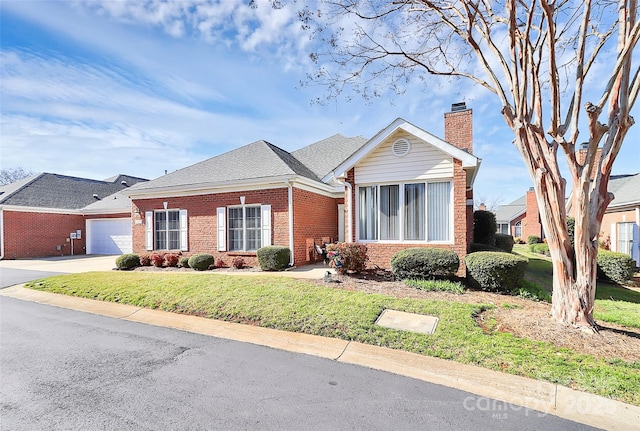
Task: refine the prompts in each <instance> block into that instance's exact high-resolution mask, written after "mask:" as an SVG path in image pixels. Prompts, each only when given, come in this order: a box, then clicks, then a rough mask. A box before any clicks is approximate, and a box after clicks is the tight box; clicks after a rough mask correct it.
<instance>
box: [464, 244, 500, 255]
mask: <svg viewBox="0 0 640 431" xmlns="http://www.w3.org/2000/svg"><path fill="white" fill-rule="evenodd" d="M479 251H496V252H504V250H502V249H501V248H498V247H496V246H495V245H488V244H480V243H479V242H472V243H471V245H470V246H469V253H477V252H479Z"/></svg>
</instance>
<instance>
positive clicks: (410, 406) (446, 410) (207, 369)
mask: <svg viewBox="0 0 640 431" xmlns="http://www.w3.org/2000/svg"><path fill="white" fill-rule="evenodd" d="M0 352H1V353H0V394H1V400H0V418H1V419H0V421H1V422H0V428H1V429H3V430H29V431H31V430H218V429H221V430H245V429H250V430H252V429H260V430H262V429H264V430H276V429H277V430H316V429H317V430H353V429H370V430H376V429H384V430H389V429H393V430H426V429H430V430H474V431H477V430H513V429H518V430H588V429H593V428H589V427H586V426H585V425H582V424H577V423H574V422H569V421H566V420H563V419H560V418H558V417H555V416H551V415H543V414H540V413H538V412H536V411H533V410H528V409H525V408H523V407H518V406H513V405H510V404H506V403H503V402H499V401H493V400H491V399H487V398H483V397H478V396H475V395H472V394H469V393H466V392H462V391H459V390H455V389H451V388H447V387H443V386H439V385H434V384H430V383H425V382H422V381H418V380H413V379H410V378H406V377H401V376H397V375H394V374H390V373H386V372H381V371H376V370H372V369H368V368H364V367H359V366H354V365H349V364H344V363H339V362H336V361H332V360H329V359H323V358H318V357H314V356H308V355H302V354H295V353H290V352H284V351H280V350H274V349H270V348H266V347H261V346H256V345H253V344H248V343H240V342H236V341H229V340H223V339H219V338H214V337H208V336H203V335H197V334H192V333H188V332H182V331H178V330H173V329H167V328H163V327H157V326H151V325H145V324H139V323H135V322H130V321H125V320H121V319H112V318H107V317H102V316H97V315H93V314H88V313H82V312H77V311H72V310H68V309H63V308H57V307H52V306H47V305H41V304H37V303H32V302H27V301H21V300H16V299H13V298H7V297H0Z"/></svg>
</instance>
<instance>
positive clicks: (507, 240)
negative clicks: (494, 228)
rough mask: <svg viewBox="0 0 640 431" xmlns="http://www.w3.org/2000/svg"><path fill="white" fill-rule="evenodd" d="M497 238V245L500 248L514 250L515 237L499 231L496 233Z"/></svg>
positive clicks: (509, 251) (508, 251) (507, 250)
mask: <svg viewBox="0 0 640 431" xmlns="http://www.w3.org/2000/svg"><path fill="white" fill-rule="evenodd" d="M495 238H496V247H498V248H499V249H500V250H503V251H506V252H507V253H511V252H512V251H513V242H514V241H513V237H512V236H511V235H508V234H506V233H497V234H496V235H495Z"/></svg>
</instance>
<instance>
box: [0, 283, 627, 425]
mask: <svg viewBox="0 0 640 431" xmlns="http://www.w3.org/2000/svg"><path fill="white" fill-rule="evenodd" d="M23 286H24V285H17V286H12V287H9V288H6V289H3V290H0V295H2V296H7V297H11V298H15V299H21V300H25V301H32V302H37V303H40V304H47V305H53V306H56V307H62V308H68V309H72V310H76V311H83V312H87V313H93V314H98V315H101V316H107V317H113V318H117V319H123V320H127V321H131V322H138V323H144V324H149V325H155V326H162V327H166V328H172V329H179V330H182V331H187V332H192V333H197V334H202V335H208V336H214V337H217V338H224V339H228V340H234V341H241V342H246V343H251V344H257V345H260V346H266V347H271V348H274V349H279V350H284V351H288V352H294V353H303V354H308V355H313V356H318V357H322V358H327V359H331V360H335V361H338V362H342V363H345V364H352V365H359V366H364V367H368V368H372V369H376V370H380V371H387V372H390V373H394V374H398V375H402V376H405V377H410V378H414V379H417V380H421V381H425V382H429V383H434V384H438V385H442V386H447V387H450V388H454V389H459V390H462V391H466V392H469V393H471V394H474V395H476V396H478V397H480V398H477V397H474V396H470V397H467V398H466V399H465V401H464V404H465V408H469V409H476V410H485V411H486V410H491V411H493V410H495V411H496V413H504V412H505V410H507V407H505V406H491V405H490V404H489V403H488V400H483V398H484V397H486V398H492V399H495V400H498V401H503V402H506V403H510V404H513V405H514V406H519V407H522V408H526V409H531V410H535V411H536V412H540V413H535V414H553V415H555V416H558V417H561V418H564V419H568V420H572V421H575V422H578V423H582V424H585V425H590V426H594V427H598V428H602V429H606V430H622V429H634V428H635V427H637V426H638V424H639V423H640V407H637V406H633V405H629V404H625V403H622V402H620V401H616V400H612V399H609V398H604V397H601V396H598V395H594V394H589V393H585V392H580V391H576V390H573V389H570V388H567V387H565V386H561V385H557V384H553V383H548V382H543V381H540V380H534V379H531V378H527V377H521V376H515V375H511V374H505V373H500V372H498V371H493V370H489V369H486V368H482V367H477V366H473V365H468V364H461V363H457V362H453V361H448V360H444V359H439V358H432V357H429V356H423V355H419V354H416V353H410V352H404V351H401V350H394V349H390V348H387V347H379V346H372V345H368V344H362V343H358V342H353V341H351V342H350V341H345V340H340V339H335V338H326V337H320V336H317V335H309V334H300V333H296V332H286V331H281V330H277V329H270V328H261V327H257V326H251V325H242V324H239V323H231V322H224V321H219V320H213V319H208V318H204V317H198V316H190V315H183V314H177V313H171V312H167V311H162V310H152V309H147V308H141V307H136V306H132V305H126V304H118V303H112V302H105V301H98V300H93V299H85V298H77V297H72V296H67V295H61V294H55V293H49V292H41V291H36V290H32V289H26V288H24V287H23ZM512 409H513V410H515V409H516V408H515V407H514V408H512ZM531 414H534V412H531Z"/></svg>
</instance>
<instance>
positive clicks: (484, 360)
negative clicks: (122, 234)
mask: <svg viewBox="0 0 640 431" xmlns="http://www.w3.org/2000/svg"><path fill="white" fill-rule="evenodd" d="M28 287H31V288H33V289H38V290H45V291H49V292H56V293H63V294H68V295H75V296H80V297H85V298H92V299H99V300H105V301H114V302H120V303H126V304H132V305H137V306H141V307H149V308H158V309H162V310H167V311H172V312H178V313H187V314H194V315H199V316H205V317H210V318H216V319H221V320H226V321H232V322H242V323H252V324H255V325H260V326H264V327H269V328H276V329H282V330H286V331H295V332H303V333H308V334H315V335H321V336H327V337H335V338H341V339H345V340H354V341H359V342H363V343H368V344H373V345H379V346H386V347H390V348H394V349H401V350H405V351H409V352H414V353H419V354H423V355H428V356H434V357H439V358H444V359H450V360H454V361H458V362H462V363H468V364H474V365H479V366H482V367H486V368H490V369H493V370H499V371H503V372H507V373H511V374H517V375H522V376H528V377H532V378H535V379H541V380H545V381H549V382H552V383H559V384H561V385H565V386H569V387H572V388H575V389H578V390H584V391H588V392H592V393H596V394H599V395H602V396H605V397H612V398H616V399H619V400H621V401H624V402H627V403H631V404H635V405H640V361H635V362H627V361H623V360H620V359H612V360H604V359H598V358H595V357H592V356H589V355H584V354H578V353H576V352H573V351H571V350H568V349H561V348H556V347H555V346H553V345H552V344H550V343H544V342H537V341H531V340H527V339H521V338H516V337H514V336H513V335H511V334H507V333H503V332H499V331H498V330H497V329H496V328H494V327H495V326H496V324H495V322H494V321H493V320H492V319H491V318H490V314H489V317H488V318H487V319H485V321H484V325H483V327H484V329H483V328H481V327H480V326H479V325H478V324H477V323H476V321H475V320H474V316H477V315H478V314H480V313H482V312H483V311H485V310H491V309H492V308H493V307H494V306H493V305H488V304H466V303H460V302H454V301H451V302H444V301H433V300H417V299H397V298H393V297H388V296H383V295H375V294H367V293H362V292H350V291H344V290H340V289H332V288H330V287H324V286H317V285H315V284H312V283H309V282H305V281H302V280H294V279H290V278H279V277H278V278H276V277H242V276H227V275H221V274H184V273H144V272H104V273H101V272H94V273H85V274H70V275H62V276H56V277H51V278H47V279H43V280H38V281H35V282H32V283H30V284H29V285H28ZM386 308H390V309H394V310H399V311H406V312H415V313H421V314H428V315H433V316H437V317H439V319H440V321H439V325H438V329H437V330H436V332H435V334H433V335H425V334H418V333H413V332H408V331H398V330H393V329H388V328H383V327H380V326H377V325H375V323H374V322H375V320H376V319H377V317H378V316H379V314H380V313H381V312H382V310H384V309H386Z"/></svg>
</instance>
